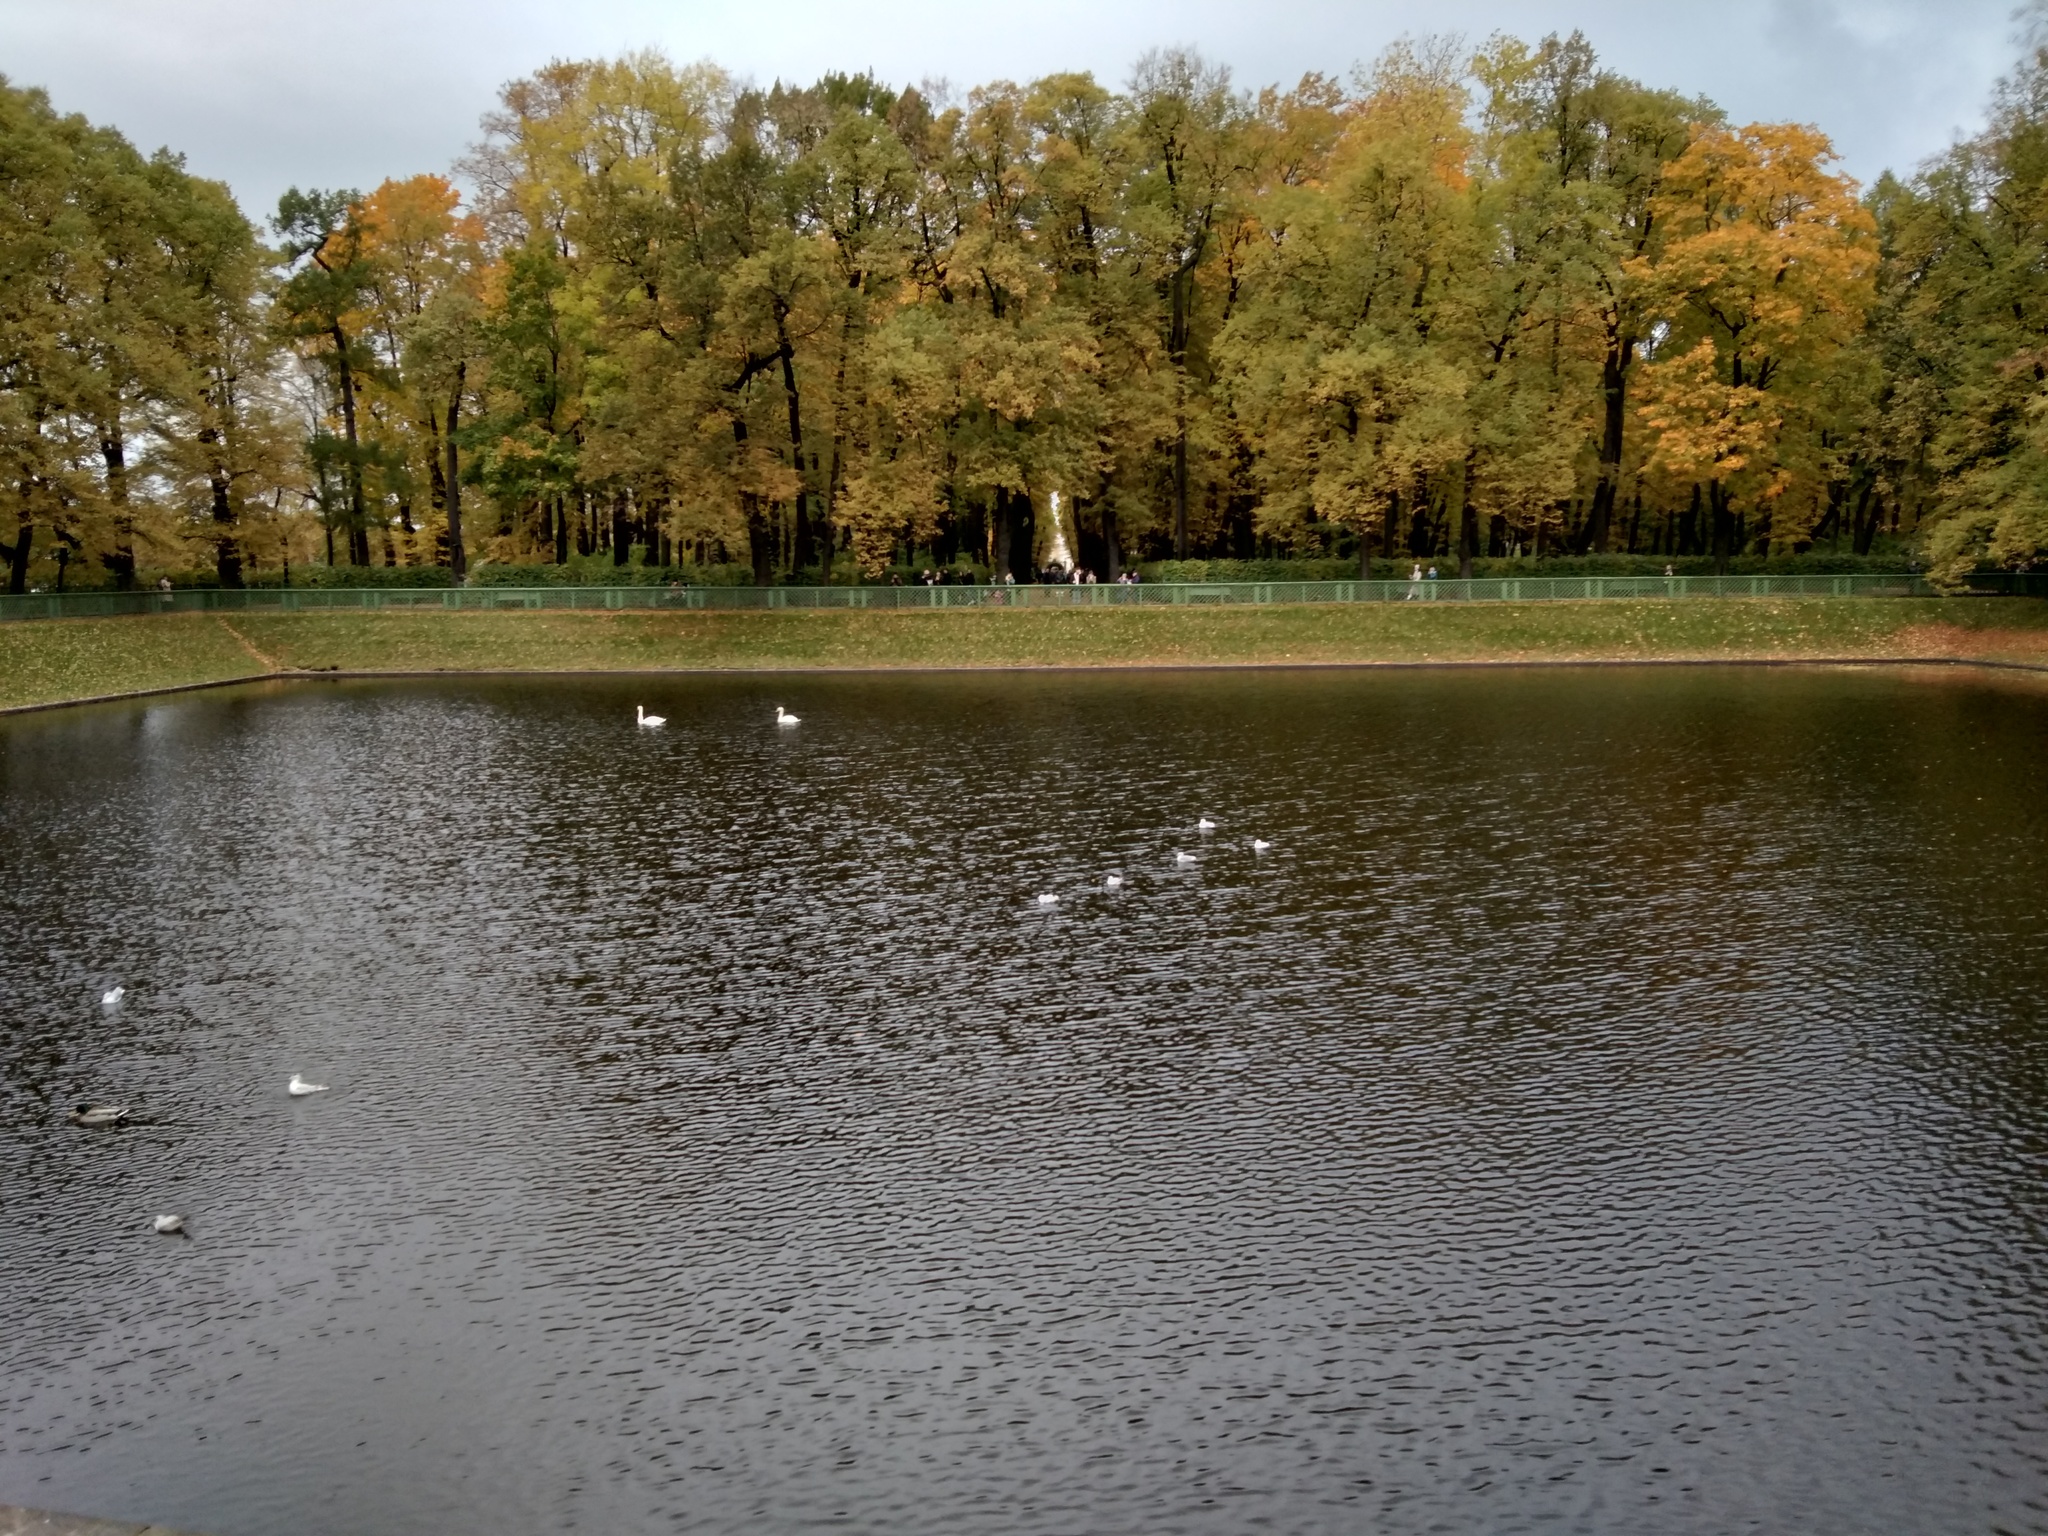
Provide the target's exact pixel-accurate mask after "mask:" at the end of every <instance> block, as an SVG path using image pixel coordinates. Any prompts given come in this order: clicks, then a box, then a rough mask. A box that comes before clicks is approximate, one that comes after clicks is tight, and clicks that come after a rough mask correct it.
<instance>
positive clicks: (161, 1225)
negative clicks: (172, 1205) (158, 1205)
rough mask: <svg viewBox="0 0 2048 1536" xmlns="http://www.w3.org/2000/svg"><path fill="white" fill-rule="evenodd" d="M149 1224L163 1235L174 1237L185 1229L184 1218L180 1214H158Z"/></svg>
mask: <svg viewBox="0 0 2048 1536" xmlns="http://www.w3.org/2000/svg"><path fill="white" fill-rule="evenodd" d="M151 1225H152V1226H153V1227H155V1229H156V1230H157V1231H159V1232H161V1233H163V1234H164V1235H166V1236H168V1237H175V1236H177V1235H178V1234H180V1233H182V1232H183V1231H184V1230H185V1218H184V1217H182V1216H159V1217H157V1219H156V1220H155V1221H154V1222H153V1223H151Z"/></svg>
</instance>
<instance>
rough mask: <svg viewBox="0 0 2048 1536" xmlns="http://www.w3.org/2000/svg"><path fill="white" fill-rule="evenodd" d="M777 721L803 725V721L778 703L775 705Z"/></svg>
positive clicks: (785, 723) (784, 723) (777, 722)
mask: <svg viewBox="0 0 2048 1536" xmlns="http://www.w3.org/2000/svg"><path fill="white" fill-rule="evenodd" d="M775 723H776V724H777V725H802V724H803V721H801V720H799V719H798V718H797V717H796V716H795V715H792V714H791V713H790V712H789V711H788V710H786V709H784V708H783V707H782V706H781V705H780V704H778V705H776V706H775Z"/></svg>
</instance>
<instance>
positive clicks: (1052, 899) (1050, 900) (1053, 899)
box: [1038, 891, 1060, 907]
mask: <svg viewBox="0 0 2048 1536" xmlns="http://www.w3.org/2000/svg"><path fill="white" fill-rule="evenodd" d="M1038 904H1039V905H1040V906H1041V907H1056V906H1058V905H1059V904H1060V899H1059V897H1057V896H1055V895H1053V893H1052V892H1051V891H1047V892H1046V893H1045V894H1044V895H1042V896H1040V897H1039V898H1038Z"/></svg>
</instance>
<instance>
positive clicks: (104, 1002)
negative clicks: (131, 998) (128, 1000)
mask: <svg viewBox="0 0 2048 1536" xmlns="http://www.w3.org/2000/svg"><path fill="white" fill-rule="evenodd" d="M127 995H128V989H127V988H126V987H111V988H109V989H108V990H107V991H105V992H102V993H101V994H100V1006H101V1007H102V1008H112V1007H115V1006H117V1005H118V1004H119V1003H120V1001H121V999H122V998H124V997H126V996H127Z"/></svg>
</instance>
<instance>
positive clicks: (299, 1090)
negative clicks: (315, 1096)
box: [284, 1072, 327, 1099]
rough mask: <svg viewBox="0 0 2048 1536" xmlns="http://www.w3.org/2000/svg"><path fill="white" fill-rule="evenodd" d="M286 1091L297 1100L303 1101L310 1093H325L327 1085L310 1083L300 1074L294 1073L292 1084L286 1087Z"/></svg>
mask: <svg viewBox="0 0 2048 1536" xmlns="http://www.w3.org/2000/svg"><path fill="white" fill-rule="evenodd" d="M284 1091H285V1092H286V1093H288V1094H290V1095H291V1096H292V1097H293V1098H295V1099H303V1098H304V1097H305V1096H306V1095H307V1094H309V1093H325V1092H326V1091H327V1085H326V1084H325V1083H309V1082H307V1081H306V1080H305V1079H304V1078H303V1077H301V1076H299V1074H298V1073H296V1072H294V1073H293V1074H292V1080H291V1082H289V1083H288V1084H286V1085H285V1090H284Z"/></svg>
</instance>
